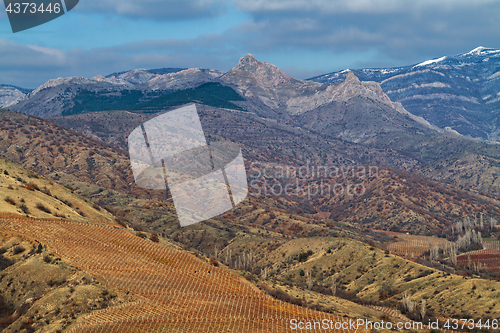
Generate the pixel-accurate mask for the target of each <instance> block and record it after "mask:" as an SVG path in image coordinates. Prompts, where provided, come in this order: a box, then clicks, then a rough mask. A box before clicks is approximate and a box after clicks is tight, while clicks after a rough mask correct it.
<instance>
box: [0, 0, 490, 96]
mask: <svg viewBox="0 0 500 333" xmlns="http://www.w3.org/2000/svg"><path fill="white" fill-rule="evenodd" d="M0 6H1V5H0ZM1 8H2V11H1V12H0V84H14V85H18V86H21V87H28V88H34V87H37V86H38V85H40V84H43V83H44V82H46V81H47V80H49V79H51V78H57V77H68V76H84V77H89V78H90V77H93V76H95V75H99V74H102V75H106V74H109V73H112V72H116V71H123V70H128V69H134V68H160V67H204V68H215V69H219V70H223V71H227V70H229V69H230V68H231V67H233V66H235V65H236V64H237V62H238V59H239V58H240V57H242V56H244V55H245V54H247V53H252V54H254V55H255V56H256V57H257V59H259V60H261V61H268V62H271V63H273V64H275V65H276V66H278V67H280V68H281V69H282V70H283V71H284V72H286V73H287V74H289V75H291V76H293V77H296V78H308V77H312V76H314V75H318V74H323V73H328V72H332V71H336V70H342V69H345V68H361V67H389V66H400V65H409V64H414V63H418V62H421V61H424V60H427V59H430V58H437V57H440V56H443V55H452V54H458V53H462V52H467V51H469V50H471V49H473V48H475V47H477V46H480V45H482V46H486V47H493V48H500V26H499V24H498V18H499V17H500V0H475V1H469V0H467V1H466V0H441V1H440V0H434V1H432V0H413V1H406V0H307V1H302V0H254V1H243V0H228V1H218V0H186V1H172V0H141V1H132V0H121V1H116V0H80V3H79V4H78V5H77V6H76V7H75V9H73V10H72V11H70V12H69V13H68V14H66V15H64V16H62V17H60V18H58V19H56V20H54V21H51V22H49V23H47V24H44V25H41V26H39V27H35V28H33V29H30V30H26V31H23V32H19V33H16V34H13V33H12V31H11V29H10V25H9V22H8V20H7V16H6V13H5V12H4V11H3V6H2V7H1Z"/></svg>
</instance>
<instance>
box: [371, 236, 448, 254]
mask: <svg viewBox="0 0 500 333" xmlns="http://www.w3.org/2000/svg"><path fill="white" fill-rule="evenodd" d="M380 232H383V233H385V234H387V235H389V236H393V237H394V236H395V237H397V239H398V241H397V242H395V243H391V244H389V245H388V246H387V249H388V250H389V251H390V252H391V253H392V254H395V255H398V256H403V257H408V258H418V257H420V256H422V254H424V252H426V251H429V250H430V248H431V247H432V246H434V245H437V246H438V247H439V248H440V249H446V248H448V247H450V246H451V244H452V242H450V241H448V240H446V239H443V238H438V237H430V236H417V235H408V234H404V233H399V232H393V231H380Z"/></svg>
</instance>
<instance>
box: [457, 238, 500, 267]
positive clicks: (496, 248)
mask: <svg viewBox="0 0 500 333" xmlns="http://www.w3.org/2000/svg"><path fill="white" fill-rule="evenodd" d="M483 246H484V249H482V250H478V251H471V252H467V253H464V254H461V255H459V256H458V257H457V263H458V264H459V265H460V266H464V267H467V266H470V267H471V268H474V267H479V268H478V269H479V270H481V271H490V272H500V241H487V242H483Z"/></svg>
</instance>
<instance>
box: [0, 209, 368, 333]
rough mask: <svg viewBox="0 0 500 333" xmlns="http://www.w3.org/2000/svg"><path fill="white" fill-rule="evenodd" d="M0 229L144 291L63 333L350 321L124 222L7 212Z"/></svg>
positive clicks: (259, 328) (271, 327)
mask: <svg viewBox="0 0 500 333" xmlns="http://www.w3.org/2000/svg"><path fill="white" fill-rule="evenodd" d="M0 232H6V233H12V232H14V233H18V234H21V235H23V236H25V237H29V238H31V239H33V240H35V239H36V240H37V241H38V242H41V243H42V244H44V245H46V246H47V247H48V250H49V251H50V252H51V253H52V254H53V255H54V256H57V257H60V258H61V259H62V260H63V261H65V262H68V263H70V264H71V265H73V266H75V267H78V268H80V269H82V270H84V271H86V272H88V273H89V274H91V275H92V276H94V277H95V278H97V279H98V280H99V281H103V282H104V283H106V284H108V285H110V286H112V287H114V288H118V289H121V290H123V291H128V292H130V293H132V294H134V295H136V296H138V297H139V301H136V302H133V303H126V304H123V305H119V306H115V307H111V308H107V309H104V310H98V311H95V312H92V313H90V314H85V315H82V316H80V317H79V318H78V319H77V320H76V321H74V322H73V323H72V324H71V325H70V326H69V327H68V328H67V330H65V332H70V333H83V332H102V333H111V332H120V333H125V332H144V333H146V332H147V333H152V332H252V333H254V332H266V333H267V332H291V331H292V330H291V328H290V320H291V319H297V320H298V321H303V322H311V321H321V320H323V319H325V318H326V319H328V320H332V321H333V322H339V321H346V319H345V318H342V317H338V316H335V315H331V314H326V313H321V312H317V311H312V310H308V309H306V308H303V307H299V306H295V305H292V304H289V303H284V302H281V301H278V300H276V299H274V298H272V297H270V296H268V295H267V294H265V293H264V292H262V291H261V290H260V289H258V288H256V287H255V286H254V285H253V284H251V283H249V282H248V281H246V280H245V279H244V278H242V277H240V276H239V275H237V274H235V273H233V272H231V271H229V270H227V269H225V268H220V267H215V266H212V265H209V264H207V263H205V262H204V261H202V260H200V259H198V258H197V257H196V256H195V255H192V254H190V253H187V252H183V251H181V250H177V249H175V248H173V247H167V246H163V245H159V244H156V243H153V242H151V241H149V240H145V239H142V238H140V237H137V236H135V235H134V234H133V233H132V232H130V231H129V230H126V229H123V228H118V227H113V226H106V225H96V224H85V223H77V222H67V221H61V220H46V219H33V218H21V217H15V216H10V217H7V216H4V217H0ZM314 331H315V332H321V331H329V332H331V331H338V330H319V329H316V330H314ZM340 331H342V332H347V331H349V330H340ZM349 332H350V331H349ZM360 332H361V331H360Z"/></svg>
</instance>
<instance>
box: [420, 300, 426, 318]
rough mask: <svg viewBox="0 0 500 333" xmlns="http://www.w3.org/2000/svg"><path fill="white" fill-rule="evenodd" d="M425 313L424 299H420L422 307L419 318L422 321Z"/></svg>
mask: <svg viewBox="0 0 500 333" xmlns="http://www.w3.org/2000/svg"><path fill="white" fill-rule="evenodd" d="M425 311H426V308H425V299H422V306H421V307H420V317H421V318H422V321H423V320H424V318H425Z"/></svg>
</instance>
